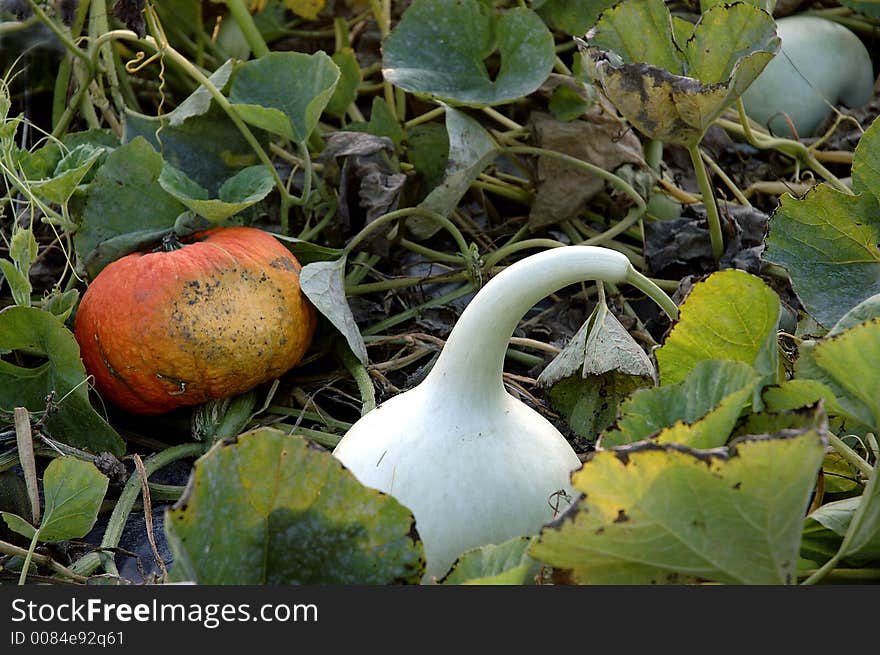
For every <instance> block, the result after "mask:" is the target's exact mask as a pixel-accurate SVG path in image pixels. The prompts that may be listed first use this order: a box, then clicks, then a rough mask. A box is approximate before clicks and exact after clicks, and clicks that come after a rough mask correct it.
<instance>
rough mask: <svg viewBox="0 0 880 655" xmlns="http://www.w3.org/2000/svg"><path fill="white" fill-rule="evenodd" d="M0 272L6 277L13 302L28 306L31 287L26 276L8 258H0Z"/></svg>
mask: <svg viewBox="0 0 880 655" xmlns="http://www.w3.org/2000/svg"><path fill="white" fill-rule="evenodd" d="M0 272H2V273H3V277H4V278H6V283H7V284H8V285H9V290H10V292H11V293H12V299H13V300H14V301H15V304H16V305H22V306H23V307H30V304H31V292H32V291H33V288H32V287H31V281H30V279H28V276H27V275H25V274H24V273H22V272H21V271H20V270H18V267H17V266H16V265H15V264H13V263H12V262H11V261H9V260H8V259H0Z"/></svg>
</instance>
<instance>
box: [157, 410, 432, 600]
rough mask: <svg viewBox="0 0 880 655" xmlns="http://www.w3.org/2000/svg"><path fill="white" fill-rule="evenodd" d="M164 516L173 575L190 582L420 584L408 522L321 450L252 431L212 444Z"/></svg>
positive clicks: (392, 503)
mask: <svg viewBox="0 0 880 655" xmlns="http://www.w3.org/2000/svg"><path fill="white" fill-rule="evenodd" d="M189 490H190V491H189V493H187V494H186V495H185V496H184V497H183V498H182V499H181V500H180V502H179V503H178V504H177V505H176V506H175V507H174V508H172V509H169V510H168V511H167V512H166V520H165V532H166V536H167V537H168V542H169V544H170V546H171V550H172V552H173V554H174V568H173V569H172V572H171V573H172V576H173V577H174V578H176V579H185V580H193V581H195V582H197V583H198V584H215V585H216V584H391V583H401V582H402V583H418V582H419V580H420V579H421V576H422V573H423V572H424V567H425V560H424V550H423V547H422V544H421V541H419V540H418V539H417V538H416V536H415V532H414V525H415V519H413V516H412V514H411V513H410V512H409V510H407V509H406V508H405V507H403V506H402V505H401V504H400V503H398V502H397V501H396V500H395V499H394V498H393V497H391V496H388V495H386V494H382V493H380V492H378V491H376V490H374V489H369V488H367V487H365V486H363V485H361V484H360V483H359V482H358V481H357V479H356V478H355V477H354V476H353V475H352V474H351V472H349V471H348V470H347V469H345V468H344V467H343V466H342V464H341V463H340V462H339V460H337V459H336V458H334V457H333V455H332V454H330V453H329V452H326V451H322V450H319V449H318V448H317V447H313V446H310V445H309V443H308V442H307V441H306V440H305V439H303V438H301V437H297V436H290V435H287V434H285V433H284V432H282V431H280V430H275V429H273V428H259V429H256V430H252V431H250V432H247V433H245V434H242V435H240V436H238V437H237V438H236V439H235V440H234V441H226V442H218V443H217V444H216V445H215V446H214V447H213V448H211V450H210V451H208V453H207V454H205V455H204V456H202V457H201V458H199V460H198V461H197V462H196V464H195V469H194V471H193V475H192V479H191V483H190V485H189Z"/></svg>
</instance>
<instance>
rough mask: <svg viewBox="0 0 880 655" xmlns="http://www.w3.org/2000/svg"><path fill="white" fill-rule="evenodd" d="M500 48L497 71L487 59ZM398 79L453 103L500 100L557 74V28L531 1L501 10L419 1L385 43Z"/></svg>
mask: <svg viewBox="0 0 880 655" xmlns="http://www.w3.org/2000/svg"><path fill="white" fill-rule="evenodd" d="M496 50H497V51H498V56H499V58H500V63H499V65H498V71H497V73H494V74H490V72H489V70H488V69H487V64H486V59H487V58H489V57H490V56H491V55H492V53H493V52H495V51H496ZM382 55H383V59H382V74H383V76H384V77H385V79H386V80H388V81H389V82H391V83H392V84H394V85H396V86H398V87H400V88H401V89H404V90H406V91H410V92H412V93H420V94H425V95H432V96H435V97H437V98H439V99H442V100H445V101H447V102H449V103H457V104H464V105H495V104H501V103H505V102H511V101H513V100H518V99H519V98H522V97H523V96H527V95H529V94H530V93H532V92H533V91H535V90H536V89H537V88H538V87H539V86H540V85H541V84H542V83H543V82H544V80H546V79H547V76H548V75H550V72H551V70H552V69H553V61H554V58H555V52H554V46H553V35H552V34H551V33H550V30H548V29H547V26H546V25H545V24H544V22H543V21H542V20H541V18H540V17H539V16H538V15H537V14H536V13H534V12H533V11H531V10H529V9H526V8H524V7H516V8H513V9H509V10H507V11H504V12H502V13H500V14H499V13H496V12H494V11H493V10H492V9H490V8H488V7H487V6H486V4H485V3H482V2H479V0H415V2H413V3H412V4H411V5H410V6H409V8H408V9H407V10H406V12H405V13H404V14H403V17H402V18H401V20H400V22H399V23H398V24H397V26H396V27H395V28H394V30H392V32H391V34H389V35H388V37H387V38H386V39H385V41H384V43H383V47H382Z"/></svg>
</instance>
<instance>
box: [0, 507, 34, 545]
mask: <svg viewBox="0 0 880 655" xmlns="http://www.w3.org/2000/svg"><path fill="white" fill-rule="evenodd" d="M0 516H2V517H3V520H4V521H5V522H6V526H7V527H8V528H9V529H10V530H12V531H13V532H15V533H16V534H20V535H21V536H22V537H25V538H26V539H33V538H34V535H35V534H36V533H37V529H36V528H35V527H34V526H32V525H31V524H30V523H28V522H27V521H26V520H24V519H23V518H21V517H20V516H19V515H18V514H13V513H11V512H0Z"/></svg>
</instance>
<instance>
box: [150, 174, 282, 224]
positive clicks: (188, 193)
mask: <svg viewBox="0 0 880 655" xmlns="http://www.w3.org/2000/svg"><path fill="white" fill-rule="evenodd" d="M159 185H160V186H161V187H162V188H163V189H165V191H166V192H167V193H169V194H170V195H172V196H174V197H175V198H176V199H177V200H179V201H180V202H181V203H182V204H183V205H185V206H186V207H187V208H188V209H189V210H191V211H192V212H194V213H196V214H198V215H199V216H203V217H205V218H207V219H208V220H209V221H211V222H212V223H215V224H219V223H221V222H223V221H225V220H226V219H227V218H229V217H230V216H234V215H235V214H237V213H239V212H240V211H242V210H243V209H246V208H247V207H250V206H251V205H253V204H255V203H257V202H259V201H260V200H262V199H263V198H265V197H266V196H267V195H268V194H269V192H270V191H272V189H273V188H275V182H274V180H273V178H272V174H271V173H270V172H269V169H268V168H266V166H264V165H262V164H258V165H256V166H249V167H247V168H243V169H242V170H240V171H239V172H238V173H236V174H235V175H233V176H232V177H230V178H229V179H228V180H226V181H225V182H224V183H223V185H222V186H221V187H220V192H219V198H209V194H208V191H207V189H204V188H203V187H201V186H199V185H198V184H196V183H195V182H193V181H192V180H191V179H189V178H188V177H187V176H186V174H185V173H183V172H182V171H179V170H177V169H176V168H174V167H173V166H171V165H170V164H165V166H163V168H162V173H161V175H160V176H159Z"/></svg>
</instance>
